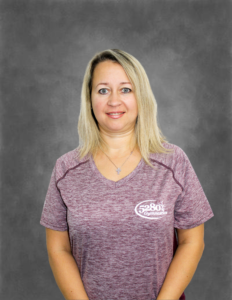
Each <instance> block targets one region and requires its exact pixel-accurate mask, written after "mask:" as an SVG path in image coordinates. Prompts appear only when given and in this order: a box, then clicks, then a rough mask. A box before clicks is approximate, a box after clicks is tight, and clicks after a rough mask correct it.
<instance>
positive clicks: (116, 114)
mask: <svg viewBox="0 0 232 300" xmlns="http://www.w3.org/2000/svg"><path fill="white" fill-rule="evenodd" d="M106 114H107V115H110V116H118V115H122V114H125V112H115V113H106Z"/></svg>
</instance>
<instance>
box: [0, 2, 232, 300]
mask: <svg viewBox="0 0 232 300" xmlns="http://www.w3.org/2000/svg"><path fill="white" fill-rule="evenodd" d="M231 19H232V10H231V1H229V0H228V1H224V0H217V1H215V0H209V1H204V0H201V1H197V0H195V1H194V0H173V1H170V0H153V1H151V0H150V1H149V0H145V1H141V0H125V1H121V0H96V1H93V0H92V1H89V0H76V1H74V0H72V1H71V0H5V1H3V0H2V1H0V34H1V45H0V47H1V48H0V53H1V62H0V63H1V65H0V70H1V82H0V84H1V107H0V113H1V148H0V149H1V248H0V249H1V250H0V251H1V266H0V270H1V299H7V300H14V299H17V300H21V299H23V300H25V299H33V300H41V299H43V300H51V299H56V300H61V299H63V296H62V294H61V293H60V291H59V289H58V287H57V285H56V283H55V280H54V277H53V274H52V271H51V269H50V266H49V262H48V257H47V250H46V241H45V228H44V227H43V226H41V225H40V223H39V222H40V217H41V213H42V208H43V204H44V199H45V195H46V192H47V189H48V184H49V180H50V177H51V173H52V169H53V167H54V165H55V162H56V160H57V159H58V158H59V157H60V156H61V155H63V154H64V153H66V152H68V151H71V150H73V149H74V148H76V147H77V146H78V145H79V138H78V134H77V123H78V117H79V111H80V94H81V85H82V80H83V76H84V72H85V69H86V66H87V63H88V62H89V60H90V59H91V58H92V57H93V55H94V54H95V53H96V52H99V51H102V50H105V49H112V48H117V49H121V50H124V51H126V52H128V53H130V54H132V55H133V56H135V57H136V58H137V59H138V60H139V61H140V62H141V64H142V65H143V67H144V68H145V70H146V72H147V75H148V77H149V79H150V83H151V87H152V90H153V92H154V95H155V98H156V100H157V103H158V122H159V126H160V128H161V130H162V132H163V133H164V135H165V136H166V137H167V139H168V141H169V142H170V143H173V144H175V145H178V146H179V147H181V148H182V149H183V150H184V151H185V152H186V154H187V155H188V157H189V159H190V161H191V163H192V165H193V167H194V169H195V171H196V174H197V176H198V178H199V180H200V182H201V184H202V187H203V189H204V192H205V194H206V196H207V198H208V200H209V203H210V205H211V207H212V210H213V212H214V215H215V216H214V218H212V219H210V220H209V221H208V222H206V224H205V250H204V253H203V256H202V259H201V261H200V263H199V265H198V268H197V271H196V273H195V275H194V277H193V279H192V281H191V283H190V284H189V286H188V287H187V289H186V290H185V294H186V299H187V300H209V299H210V300H219V299H228V300H229V299H232V288H231V282H232V278H231V274H232V264H231V251H232V248H231V242H232V235H231V232H232V229H231V228H232V226H231V225H232V223H231V210H232V208H231V186H230V180H231V151H232V149H231V125H232V124H231V123H232V122H231V120H232V116H231V102H230V95H231V63H232V62H231V54H230V51H231V34H232V30H231ZM99 300H100V299H99ZM148 300H149V299H148Z"/></svg>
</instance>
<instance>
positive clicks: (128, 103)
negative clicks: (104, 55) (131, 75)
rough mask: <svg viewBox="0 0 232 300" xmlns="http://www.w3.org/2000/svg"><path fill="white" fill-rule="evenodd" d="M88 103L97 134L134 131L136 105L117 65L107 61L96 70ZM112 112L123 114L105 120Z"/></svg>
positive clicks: (128, 81) (133, 96)
mask: <svg viewBox="0 0 232 300" xmlns="http://www.w3.org/2000/svg"><path fill="white" fill-rule="evenodd" d="M91 100H92V107H93V112H94V115H95V117H96V119H97V121H98V126H99V129H100V130H101V129H103V130H104V131H107V132H126V131H127V130H131V129H133V128H134V126H135V123H136V118H137V115H138V107H137V101H136V98H135V94H134V91H133V87H132V84H131V83H130V80H129V79H128V77H127V75H126V73H125V71H124V69H123V67H122V66H121V65H120V64H118V63H115V62H112V61H110V60H109V61H104V62H101V63H99V64H98V65H97V66H96V68H95V70H94V73H93V81H92V93H91ZM113 112H123V114H120V115H117V116H109V113H113Z"/></svg>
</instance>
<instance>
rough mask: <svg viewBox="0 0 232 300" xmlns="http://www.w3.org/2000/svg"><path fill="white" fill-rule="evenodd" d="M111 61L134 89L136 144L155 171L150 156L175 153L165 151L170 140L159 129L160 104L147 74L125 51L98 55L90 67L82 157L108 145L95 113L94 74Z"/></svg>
mask: <svg viewBox="0 0 232 300" xmlns="http://www.w3.org/2000/svg"><path fill="white" fill-rule="evenodd" d="M106 60H111V61H114V62H117V63H119V64H120V65H121V66H122V67H123V69H124V71H125V72H126V74H127V76H128V78H129V79H130V82H131V84H132V86H133V89H134V93H135V97H136V100H137V106H138V117H137V121H136V125H135V137H136V143H137V145H138V147H139V150H140V153H141V155H142V157H143V159H144V161H145V162H146V163H147V164H148V165H149V166H151V167H153V165H152V164H151V163H150V160H149V154H150V153H166V154H168V153H170V152H173V150H172V149H167V148H165V147H164V146H163V145H162V143H167V140H166V138H165V137H164V135H163V134H162V132H161V130H160V129H159V127H158V122H157V103H156V100H155V97H154V95H153V92H152V89H151V86H150V83H149V79H148V77H147V74H146V72H145V70H144V68H143V66H142V65H141V64H140V62H139V61H138V60H137V59H136V58H135V57H133V56H132V55H130V54H128V53H127V52H125V51H122V50H118V49H109V50H105V51H102V52H99V53H96V54H95V55H94V57H93V58H92V59H91V60H90V62H89V63H88V65H87V68H86V71H85V75H84V80H83V84H82V91H81V108H80V114H79V120H78V126H77V130H78V134H79V138H80V144H79V146H78V148H77V150H78V156H79V158H80V159H82V158H83V157H84V156H86V155H89V154H93V155H94V154H95V153H96V152H97V151H98V150H99V148H100V145H102V143H103V144H104V141H103V139H102V137H101V134H100V131H99V127H98V122H97V120H96V118H95V116H94V113H93V111H92V110H91V91H92V79H93V72H94V69H95V67H96V66H97V64H99V63H101V62H103V61H106Z"/></svg>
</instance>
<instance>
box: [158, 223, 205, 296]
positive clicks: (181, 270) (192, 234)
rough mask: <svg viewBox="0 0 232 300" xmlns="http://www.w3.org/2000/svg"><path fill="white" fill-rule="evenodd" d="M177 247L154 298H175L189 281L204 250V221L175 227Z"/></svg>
mask: <svg viewBox="0 0 232 300" xmlns="http://www.w3.org/2000/svg"><path fill="white" fill-rule="evenodd" d="M177 233H178V247H177V250H176V253H175V255H174V258H173V260H172V262H171V264H170V266H169V269H168V272H167V275H166V278H165V280H164V283H163V286H162V288H161V290H160V292H159V295H158V297H157V299H156V300H167V299H168V300H177V299H179V298H180V296H181V295H182V293H183V292H184V290H185V288H186V287H187V286H188V284H189V283H190V281H191V279H192V277H193V275H194V273H195V271H196V268H197V265H198V263H199V261H200V259H201V256H202V254H203V251H204V247H205V244H204V223H203V224H201V225H199V226H197V227H195V228H191V229H177Z"/></svg>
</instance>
